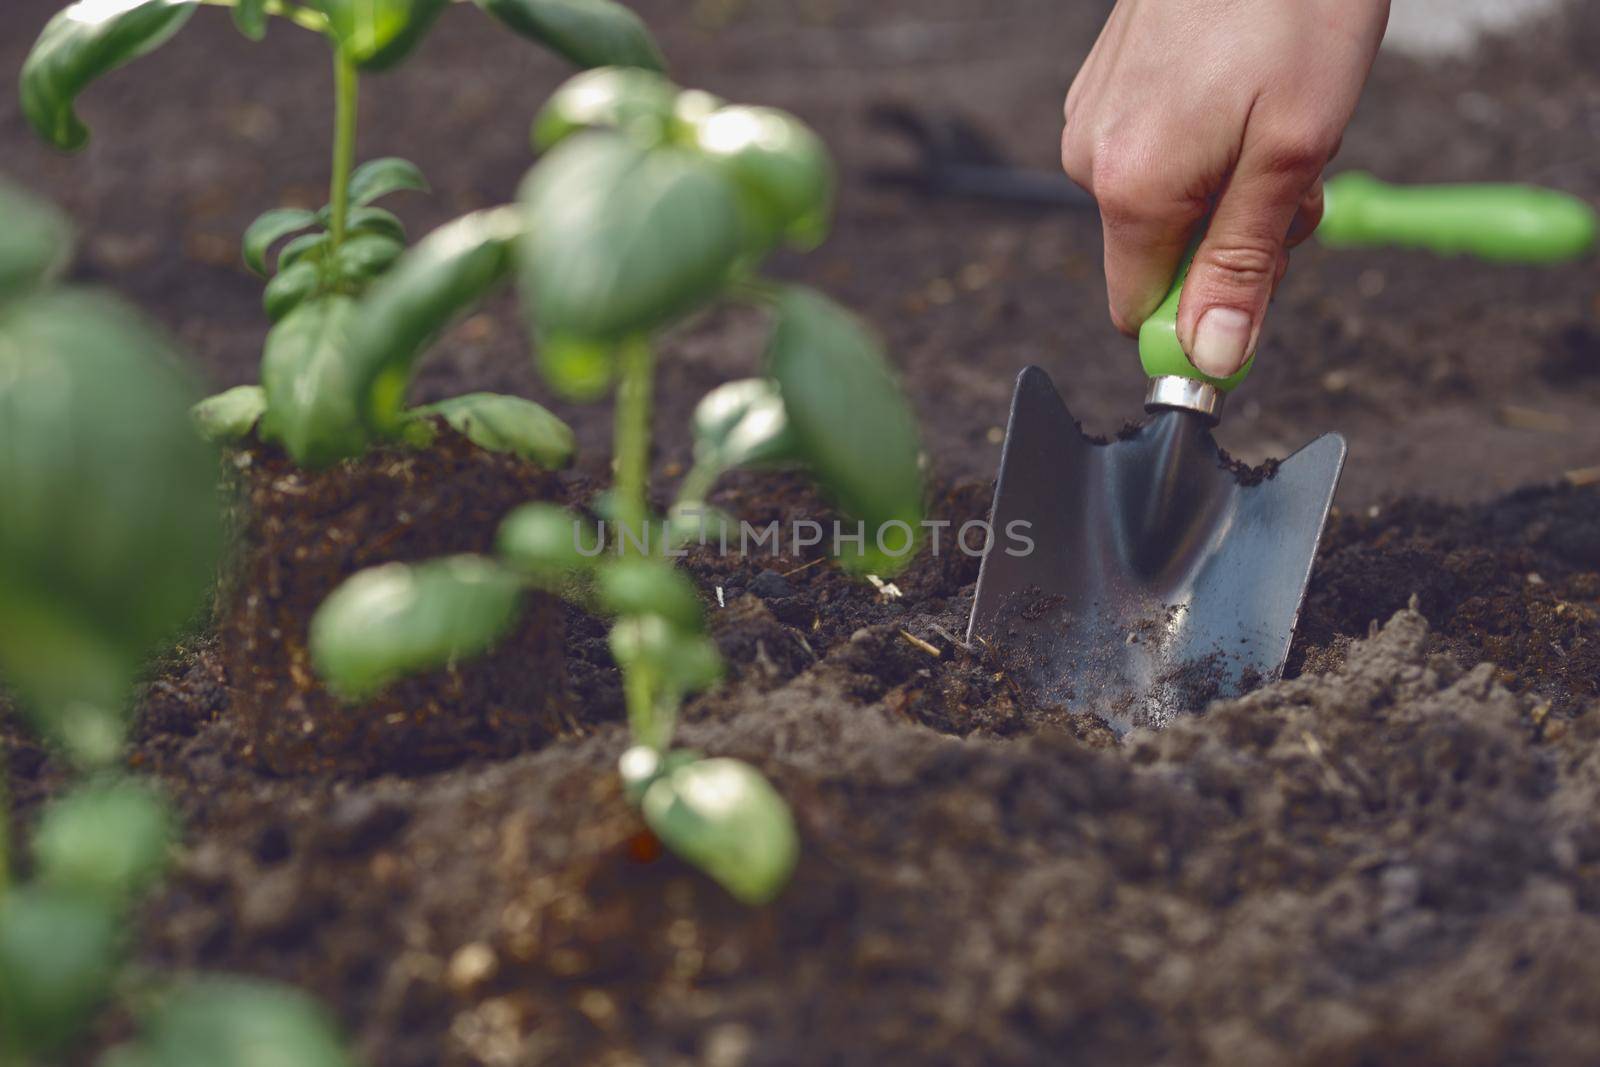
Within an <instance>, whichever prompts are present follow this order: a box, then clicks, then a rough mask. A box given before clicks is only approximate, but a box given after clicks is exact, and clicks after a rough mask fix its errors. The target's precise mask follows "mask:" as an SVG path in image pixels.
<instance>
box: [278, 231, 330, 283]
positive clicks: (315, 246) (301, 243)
mask: <svg viewBox="0 0 1600 1067" xmlns="http://www.w3.org/2000/svg"><path fill="white" fill-rule="evenodd" d="M332 241H333V238H332V236H330V235H329V234H328V233H326V232H317V233H303V234H301V235H300V236H299V237H296V238H295V239H294V240H292V241H290V242H289V243H288V244H286V245H284V246H283V251H282V252H279V253H278V273H280V274H282V273H283V272H284V271H286V270H288V269H289V268H290V267H292V266H294V265H295V264H296V263H298V262H300V261H301V260H302V259H303V260H305V261H307V262H308V263H321V262H322V260H323V257H324V256H325V255H326V253H327V250H328V245H329V244H330V243H331V242H332Z"/></svg>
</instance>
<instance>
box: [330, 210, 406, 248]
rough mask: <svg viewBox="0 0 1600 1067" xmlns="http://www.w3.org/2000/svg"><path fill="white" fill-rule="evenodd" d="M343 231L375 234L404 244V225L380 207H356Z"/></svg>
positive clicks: (391, 213) (390, 212) (396, 217)
mask: <svg viewBox="0 0 1600 1067" xmlns="http://www.w3.org/2000/svg"><path fill="white" fill-rule="evenodd" d="M345 231H346V232H347V233H351V234H357V233H375V234H380V235H382V236H384V237H392V238H393V239H394V240H396V241H399V242H400V243H401V244H405V241H406V224H405V223H403V222H401V221H400V218H399V216H397V215H396V214H395V213H394V212H392V211H385V210H384V209H383V208H381V207H358V208H356V209H355V210H354V211H352V212H350V217H349V218H348V219H346V220H345Z"/></svg>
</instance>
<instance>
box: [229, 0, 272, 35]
mask: <svg viewBox="0 0 1600 1067" xmlns="http://www.w3.org/2000/svg"><path fill="white" fill-rule="evenodd" d="M233 24H234V25H235V26H237V27H238V28H239V32H240V33H242V34H244V35H245V36H246V37H248V38H250V40H252V41H259V40H261V39H262V38H263V37H265V36H266V35H267V0H235V3H234V7H233Z"/></svg>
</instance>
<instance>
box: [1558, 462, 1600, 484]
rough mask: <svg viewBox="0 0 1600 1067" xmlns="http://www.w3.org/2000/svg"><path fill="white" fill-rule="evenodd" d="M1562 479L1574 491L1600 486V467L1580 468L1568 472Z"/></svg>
mask: <svg viewBox="0 0 1600 1067" xmlns="http://www.w3.org/2000/svg"><path fill="white" fill-rule="evenodd" d="M1561 477H1562V479H1563V480H1564V481H1565V482H1566V483H1567V484H1568V485H1570V486H1572V487H1573V488H1574V489H1582V488H1583V487H1584V486H1586V485H1600V467H1579V468H1577V469H1576V470H1570V471H1567V472H1566V473H1565V474H1563V475H1562V476H1561Z"/></svg>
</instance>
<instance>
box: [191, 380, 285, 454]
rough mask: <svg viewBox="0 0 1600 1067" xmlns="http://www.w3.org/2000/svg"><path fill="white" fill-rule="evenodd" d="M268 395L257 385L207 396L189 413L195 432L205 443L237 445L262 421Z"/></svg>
mask: <svg viewBox="0 0 1600 1067" xmlns="http://www.w3.org/2000/svg"><path fill="white" fill-rule="evenodd" d="M266 410H267V394H266V393H265V391H263V390H262V388H261V386H259V385H236V386H234V387H233V388H232V389H225V390H223V391H222V392H220V393H218V394H216V395H215V396H208V397H206V398H205V399H204V400H202V401H200V403H198V404H196V405H195V406H194V407H192V408H190V409H189V418H190V419H192V420H193V421H194V425H195V429H197V430H199V431H200V436H201V437H202V438H204V439H205V440H207V441H212V442H217V441H239V440H243V439H244V438H246V437H249V436H250V431H251V430H254V429H255V428H256V423H258V422H260V421H261V415H262V413H263V412H265V411H266Z"/></svg>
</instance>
